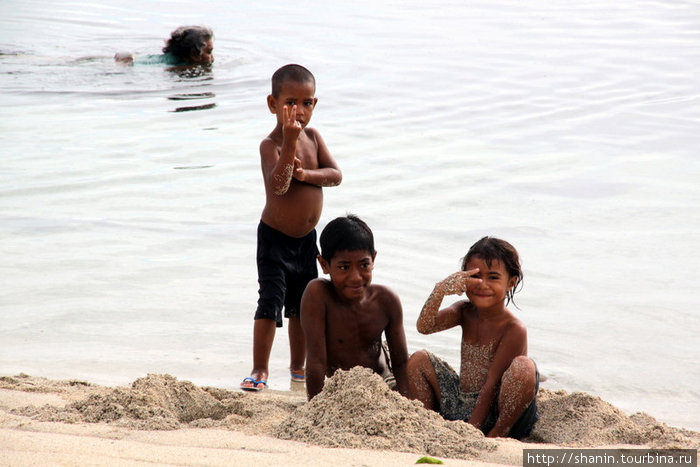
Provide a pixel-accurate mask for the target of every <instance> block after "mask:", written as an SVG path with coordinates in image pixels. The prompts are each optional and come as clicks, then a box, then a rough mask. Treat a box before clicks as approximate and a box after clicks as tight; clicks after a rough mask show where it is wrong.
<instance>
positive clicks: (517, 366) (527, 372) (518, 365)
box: [503, 355, 537, 388]
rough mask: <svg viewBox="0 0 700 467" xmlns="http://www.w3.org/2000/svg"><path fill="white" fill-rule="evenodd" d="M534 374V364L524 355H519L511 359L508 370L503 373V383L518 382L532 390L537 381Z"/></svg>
mask: <svg viewBox="0 0 700 467" xmlns="http://www.w3.org/2000/svg"><path fill="white" fill-rule="evenodd" d="M536 374H537V369H536V367H535V362H533V361H532V359H530V358H529V357H526V356H525V355H520V356H517V357H515V358H514V359H513V361H512V362H511V363H510V366H509V367H508V369H507V370H506V371H505V373H503V382H506V381H520V382H521V383H524V384H526V385H527V386H532V387H533V388H534V386H535V381H536V379H537V377H536Z"/></svg>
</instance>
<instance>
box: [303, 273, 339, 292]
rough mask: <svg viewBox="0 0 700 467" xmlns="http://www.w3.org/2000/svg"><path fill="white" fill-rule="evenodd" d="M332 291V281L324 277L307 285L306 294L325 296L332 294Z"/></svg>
mask: <svg viewBox="0 0 700 467" xmlns="http://www.w3.org/2000/svg"><path fill="white" fill-rule="evenodd" d="M332 290H333V283H332V282H331V281H329V280H328V279H325V278H323V277H318V278H316V279H312V280H311V281H309V283H308V284H306V289H305V293H310V294H315V295H319V294H323V295H325V294H328V293H330V292H331V291H332Z"/></svg>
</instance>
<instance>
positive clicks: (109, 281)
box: [0, 0, 700, 429]
mask: <svg viewBox="0 0 700 467" xmlns="http://www.w3.org/2000/svg"><path fill="white" fill-rule="evenodd" d="M699 21H700V5H698V4H697V3H694V2H687V1H681V0H670V1H664V2H655V1H628V0H624V1H620V2H614V3H611V2H603V1H591V2H585V3H580V2H579V3H576V4H574V3H572V2H569V1H560V0H554V1H546V2H545V1H534V2H527V3H522V2H515V1H508V0H500V1H495V2H494V1H488V2H487V1H481V0H477V1H475V2H468V3H464V2H449V1H442V2H437V3H435V2H433V3H430V4H426V3H425V2H415V1H408V2H406V1H402V2H383V3H382V4H380V5H376V4H375V3H370V2H364V1H359V2H353V4H352V6H338V5H334V4H332V3H328V2H316V1H309V2H302V3H301V4H298V3H297V4H295V5H294V8H291V7H289V6H288V4H287V3H285V2H279V1H271V2H253V3H251V2H225V1H223V0H214V1H212V2H209V3H208V4H206V5H202V4H197V5H196V7H195V6H194V4H192V2H184V1H174V2H168V3H167V5H166V4H163V3H158V2H155V3H152V2H146V3H144V2H135V1H132V0H126V1H121V0H120V1H119V2H117V1H114V0H111V1H103V2H99V3H98V2H84V1H68V0H56V1H53V2H51V3H50V5H48V6H47V4H46V2H40V1H37V0H24V1H18V0H4V1H3V2H0V235H1V238H2V242H1V243H0V277H2V279H0V281H1V284H2V287H0V335H1V336H2V338H1V339H0V374H15V373H18V372H25V373H28V374H33V375H37V376H46V377H53V378H83V379H87V380H90V381H94V382H97V383H103V384H127V383H129V382H130V381H132V380H133V379H135V378H138V377H140V376H143V375H145V374H146V373H166V372H167V373H171V374H173V375H175V376H177V377H178V378H181V379H189V380H191V381H193V382H195V383H198V384H209V385H216V386H220V387H227V388H235V387H237V385H238V383H239V381H240V380H241V378H242V377H243V376H245V375H247V374H248V371H249V370H250V366H251V347H252V314H253V311H254V308H255V301H256V299H257V283H256V278H257V275H256V270H255V242H256V239H255V231H256V226H257V223H258V220H259V215H260V211H261V209H262V206H263V198H264V193H263V187H262V180H261V175H260V168H259V159H258V144H259V141H260V140H261V138H263V137H264V136H265V135H266V134H267V133H269V131H270V130H271V129H272V127H273V126H274V116H273V115H271V114H270V113H269V112H268V110H267V108H266V104H265V96H266V95H267V94H268V93H269V77H270V75H271V74H272V72H273V71H274V70H275V69H277V68H278V67H279V66H281V65H283V64H285V63H290V62H298V63H302V64H304V65H306V66H308V67H309V68H310V69H311V70H312V71H314V73H315V75H316V78H317V82H318V89H317V95H318V97H319V104H318V106H317V109H316V112H315V114H314V119H313V121H312V126H315V127H316V128H318V129H319V130H320V131H321V133H322V134H323V135H324V137H325V139H326V142H327V143H328V145H329V147H330V149H331V151H332V152H333V154H334V156H335V158H336V159H337V160H338V162H339V164H340V165H341V168H342V170H343V173H344V181H343V184H342V185H341V186H340V187H337V188H329V189H326V190H325V191H326V201H325V207H324V213H323V218H322V220H321V223H320V224H319V229H320V228H322V227H323V226H324V225H325V224H326V223H327V222H328V221H329V220H330V219H332V218H334V217H336V216H339V215H343V214H345V213H346V212H353V213H356V214H358V215H360V216H361V217H363V218H364V219H365V220H366V221H367V222H368V223H369V224H370V226H371V227H372V228H373V229H374V232H375V236H376V243H377V249H378V252H379V254H378V257H377V263H376V269H375V282H377V283H383V284H386V285H389V286H390V287H392V288H394V289H395V290H396V291H397V292H398V293H399V295H400V296H401V299H402V302H403V306H404V313H405V324H406V334H407V339H408V343H409V350H410V351H414V350H417V349H420V348H425V347H427V348H430V349H432V350H433V351H435V352H436V353H438V354H441V355H443V356H445V357H446V358H447V359H448V360H449V361H450V362H451V363H453V364H454V365H455V366H457V362H458V358H459V355H458V349H459V337H460V336H459V332H458V331H457V330H451V331H447V332H443V333H440V334H436V335H431V336H421V335H419V334H418V333H417V332H416V331H415V325H414V323H415V320H416V318H417V316H418V312H419V310H420V308H421V306H422V304H423V301H424V300H425V298H426V297H427V295H428V293H429V292H430V290H431V289H432V286H433V284H434V283H435V282H436V281H438V280H440V279H442V278H443V277H445V276H447V275H448V274H450V273H451V272H453V271H454V270H456V269H457V268H458V265H459V259H460V258H461V257H462V256H463V255H464V253H465V252H466V250H467V249H468V247H469V246H470V245H471V244H472V243H474V242H475V241H476V240H478V239H479V238H480V237H481V236H483V235H487V234H488V235H496V236H500V237H503V238H505V239H507V240H509V241H510V242H512V243H513V244H514V245H515V246H516V247H517V248H518V249H519V251H520V253H521V255H522V260H523V265H524V272H525V284H524V289H523V290H522V292H520V293H519V294H518V295H516V302H517V304H518V306H519V307H520V310H515V311H516V313H517V314H518V315H519V316H520V317H521V318H522V319H523V320H524V321H525V323H526V324H527V326H528V329H529V342H530V354H531V356H532V357H533V358H535V359H536V361H537V362H538V365H539V367H540V370H541V371H542V372H543V373H544V374H546V375H547V376H548V378H549V381H548V382H546V383H545V384H544V385H543V386H544V387H548V388H551V389H559V388H563V389H566V390H569V391H588V392H590V393H592V394H595V395H599V396H601V397H602V398H603V399H605V400H607V401H609V402H611V403H613V404H615V405H617V406H619V407H621V408H623V409H624V410H626V411H628V412H634V411H639V410H641V411H646V412H649V413H651V414H652V415H654V416H655V417H657V418H659V419H661V420H663V421H666V422H668V423H670V424H674V425H679V426H685V427H690V428H695V429H700V422H699V420H700V391H698V387H699V386H700V373H699V372H698V370H697V362H698V357H699V355H700V344H699V343H698V339H697V336H698V334H700V324H699V322H700V320H699V319H698V318H699V312H698V305H700V303H699V300H698V296H699V292H700V287H698V285H697V277H698V273H699V272H700V271H698V264H699V263H700V262H699V261H698V259H699V258H698V251H699V250H700V234H698V232H699V231H700V215H699V213H698V206H699V205H700V196H699V195H698V188H697V186H698V181H699V180H700V162H698V156H697V148H698V147H700V136H698V135H699V133H698V131H697V129H698V128H699V127H700V81H698V79H697V76H699V75H700V34H699V33H698V28H697V25H698V24H699V23H698V22H699ZM181 24H207V25H209V26H211V27H212V28H213V29H214V31H215V34H216V39H215V56H216V62H215V64H214V66H213V67H212V69H211V70H199V71H198V72H194V73H189V74H178V73H174V72H170V71H167V70H165V69H163V68H162V67H159V66H141V67H121V66H116V65H115V64H114V63H113V61H112V58H111V57H112V55H113V54H114V53H115V52H117V51H124V50H127V51H132V52H135V53H137V54H149V53H158V52H159V49H160V47H162V45H163V39H164V38H165V37H167V36H168V35H169V33H170V31H171V30H172V29H174V28H175V27H176V26H178V25H181ZM285 333H286V328H285V329H283V330H282V331H280V332H278V335H277V339H276V341H275V347H274V349H273V360H272V362H271V364H272V368H271V370H272V374H271V376H270V383H271V385H272V387H273V388H276V389H288V388H289V383H288V379H289V378H288V373H287V370H286V366H287V365H288V350H287V341H286V335H285Z"/></svg>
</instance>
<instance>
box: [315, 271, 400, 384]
mask: <svg viewBox="0 0 700 467" xmlns="http://www.w3.org/2000/svg"><path fill="white" fill-rule="evenodd" d="M325 282H326V284H325V285H326V287H325V290H326V293H325V295H326V299H327V302H326V303H327V305H326V354H327V362H326V376H332V375H333V373H334V372H335V370H337V369H343V370H348V369H350V368H352V367H354V366H357V365H360V366H364V367H366V368H371V369H372V370H374V371H375V372H377V373H379V374H381V373H382V372H383V371H384V364H383V362H384V360H383V359H381V358H380V356H381V354H382V333H383V332H384V330H385V329H386V327H387V326H388V324H389V316H388V315H387V313H386V310H385V309H384V307H383V306H382V297H383V295H384V293H385V289H384V288H383V287H382V286H375V285H371V286H370V287H369V289H368V291H367V295H366V297H365V298H364V299H363V300H362V301H361V302H359V303H343V302H341V301H340V300H338V297H337V295H336V294H335V291H334V290H333V285H332V284H331V283H330V282H329V281H325Z"/></svg>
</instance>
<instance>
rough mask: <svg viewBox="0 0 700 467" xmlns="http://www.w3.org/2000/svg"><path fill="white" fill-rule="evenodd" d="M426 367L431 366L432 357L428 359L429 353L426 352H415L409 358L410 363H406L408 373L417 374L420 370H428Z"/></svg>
mask: <svg viewBox="0 0 700 467" xmlns="http://www.w3.org/2000/svg"><path fill="white" fill-rule="evenodd" d="M426 365H430V357H428V352H426V351H425V350H418V351H416V352H414V353H413V354H412V355H411V356H410V357H408V362H407V363H406V371H408V372H409V373H410V372H415V371H418V370H420V369H423V368H426Z"/></svg>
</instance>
